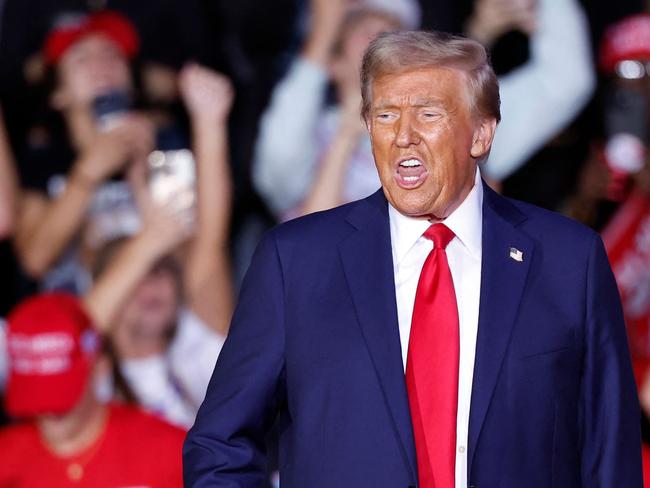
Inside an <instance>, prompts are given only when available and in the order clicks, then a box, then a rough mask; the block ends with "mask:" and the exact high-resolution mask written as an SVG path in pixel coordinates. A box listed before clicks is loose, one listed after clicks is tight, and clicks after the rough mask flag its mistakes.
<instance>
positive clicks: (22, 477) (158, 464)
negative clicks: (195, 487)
mask: <svg viewBox="0 0 650 488" xmlns="http://www.w3.org/2000/svg"><path fill="white" fill-rule="evenodd" d="M100 345H101V344H100V339H99V337H98V335H97V333H96V332H95V330H94V329H93V328H92V326H91V323H90V320H89V318H88V316H87V314H86V312H85V311H84V309H83V308H82V307H81V305H80V302H79V301H78V300H77V299H76V298H75V297H73V296H72V295H68V294H63V293H51V294H45V295H37V296H35V297H32V298H29V299H27V300H26V301H24V302H23V303H21V304H20V305H18V306H17V307H16V309H14V311H13V312H12V313H11V314H10V315H9V317H8V331H7V346H8V351H9V368H10V370H9V381H8V385H7V392H6V406H7V411H8V412H9V413H10V414H11V415H12V416H14V417H19V418H26V419H28V420H27V421H26V422H25V423H22V424H17V425H14V426H11V427H8V428H5V429H4V430H2V431H0V452H2V462H0V486H51V487H65V486H93V487H115V486H155V487H170V488H172V487H177V486H181V484H182V481H181V460H180V452H181V445H182V442H183V437H184V431H183V430H181V429H178V428H176V427H173V426H171V425H168V424H166V423H165V422H163V421H162V420H159V419H157V418H155V417H153V416H150V415H149V414H145V413H144V412H141V411H140V410H138V409H137V408H135V407H132V406H128V405H117V404H110V405H103V404H101V403H99V402H98V401H97V400H96V397H95V391H94V388H93V379H94V369H95V365H96V362H97V359H98V355H99V351H100Z"/></svg>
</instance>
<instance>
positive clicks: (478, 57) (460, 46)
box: [361, 31, 501, 122]
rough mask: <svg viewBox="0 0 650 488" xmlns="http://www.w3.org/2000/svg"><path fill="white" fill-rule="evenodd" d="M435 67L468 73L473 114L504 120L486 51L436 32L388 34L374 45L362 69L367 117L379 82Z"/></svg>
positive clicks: (463, 38) (460, 38)
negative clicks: (391, 75) (412, 70)
mask: <svg viewBox="0 0 650 488" xmlns="http://www.w3.org/2000/svg"><path fill="white" fill-rule="evenodd" d="M434 67H441V68H449V69H456V70H458V71H461V72H462V73H464V74H465V78H466V79H467V88H468V96H469V104H470V108H471V109H472V111H473V113H474V114H476V115H477V116H481V117H488V118H495V119H496V121H497V122H499V121H500V120H501V110H500V99H499V83H498V81H497V77H496V75H495V73H494V70H493V69H492V66H491V64H490V61H489V57H488V54H487V52H486V50H485V48H484V47H483V46H482V45H481V44H480V43H478V42H476V41H473V40H471V39H467V38H465V37H461V36H455V35H452V34H447V33H443V32H436V31H431V32H426V31H403V32H391V33H385V34H381V35H380V36H379V37H377V38H376V39H375V40H374V41H372V42H371V43H370V45H369V46H368V49H367V50H366V52H365V54H364V56H363V62H362V65H361V97H362V108H361V113H362V115H363V117H364V118H366V117H367V115H368V112H369V110H370V102H371V100H372V83H373V81H374V80H375V78H377V77H379V76H382V75H387V74H398V73H401V72H404V71H408V70H410V69H417V68H434Z"/></svg>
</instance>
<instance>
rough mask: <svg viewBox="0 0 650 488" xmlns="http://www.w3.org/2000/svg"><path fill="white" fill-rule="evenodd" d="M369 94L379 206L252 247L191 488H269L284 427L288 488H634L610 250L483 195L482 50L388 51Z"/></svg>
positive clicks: (412, 42)
mask: <svg viewBox="0 0 650 488" xmlns="http://www.w3.org/2000/svg"><path fill="white" fill-rule="evenodd" d="M362 91H363V93H362V96H363V116H364V119H365V121H366V124H367V127H368V130H369V132H370V136H371V140H372V146H373V154H374V157H375V162H376V165H377V170H378V172H379V175H380V179H381V182H382V189H381V190H380V191H378V192H377V193H375V194H374V195H371V196H370V197H368V198H366V199H364V200H361V201H358V202H354V203H351V204H348V205H344V206H342V207H338V208H335V209H332V210H329V211H326V212H320V213H317V214H312V215H309V216H306V217H303V218H301V219H297V220H294V221H291V222H288V223H286V224H284V225H281V226H279V227H277V228H275V229H274V230H272V231H271V232H269V233H268V234H267V236H266V237H265V238H264V239H263V240H262V242H261V243H260V245H259V247H258V250H257V252H256V254H255V257H254V259H253V262H252V264H251V267H250V270H249V272H248V275H247V278H246V280H245V282H244V285H243V288H242V290H241V294H240V298H239V305H238V307H237V310H236V312H235V315H234V318H233V322H232V326H231V330H230V335H229V337H228V339H227V341H226V344H225V346H224V348H223V351H222V353H221V356H220V357H219V360H218V363H217V366H216V368H215V372H214V375H213V377H212V381H211V384H210V387H209V389H208V392H207V395H206V398H205V401H204V403H203V405H202V407H201V409H200V411H199V414H198V417H197V420H196V423H195V425H194V427H193V428H192V429H191V431H190V432H189V435H188V438H187V440H186V443H185V447H184V467H185V468H184V469H185V481H186V484H187V486H195V487H208V486H223V487H226V486H228V487H256V486H261V485H262V484H263V483H264V473H265V458H264V438H265V434H266V432H267V429H268V428H269V426H270V425H271V424H272V423H273V422H274V421H275V420H276V419H277V421H278V424H279V464H280V479H281V484H282V487H283V488H292V487H297V488H298V487H299V488H316V487H327V488H331V487H354V488H359V487H373V488H378V487H385V488H396V487H404V488H407V487H415V486H420V487H422V488H429V487H434V486H435V487H436V488H472V487H473V488H477V487H480V488H495V487H500V488H542V487H544V488H547V487H566V488H575V487H585V488H586V487H589V488H595V487H603V488H604V487H610V488H623V487H624V488H628V487H630V488H631V487H634V488H640V487H641V486H642V481H641V454H640V434H639V411H638V404H637V398H636V392H635V387H634V382H633V379H632V373H631V367H630V361H629V358H628V350H627V342H626V336H625V329H624V325H623V321H622V316H621V309H620V304H619V298H618V293H617V289H616V284H615V282H614V279H613V277H612V273H611V271H610V268H609V265H608V262H607V258H606V256H605V252H604V250H603V246H602V243H601V241H600V239H599V237H598V236H597V235H596V234H595V233H593V232H592V231H590V230H588V229H587V228H584V227H582V226H580V225H579V224H576V223H575V222H572V221H570V220H568V219H566V218H563V217H561V216H558V215H555V214H553V213H551V212H547V211H544V210H541V209H538V208H535V207H533V206H530V205H526V204H523V203H520V202H515V201H510V200H508V199H505V198H503V197H501V196H499V195H497V194H496V193H494V192H493V191H492V190H491V189H490V188H489V187H487V186H486V185H485V184H484V183H483V182H482V180H481V178H480V173H479V170H478V164H479V163H480V162H481V161H482V160H484V159H485V158H486V157H487V154H488V153H489V149H490V144H491V142H492V137H493V135H494V131H495V128H496V125H497V123H498V121H499V118H500V112H499V95H498V86H497V81H496V77H495V76H494V73H493V71H492V68H491V67H490V65H489V63H488V60H487V56H486V53H485V50H484V49H483V47H482V46H481V45H480V44H478V43H475V42H474V41H471V40H467V39H463V38H459V37H453V36H448V35H443V34H438V33H425V32H404V33H394V34H386V35H383V36H380V38H378V39H377V40H375V41H374V42H373V43H372V44H371V46H370V47H369V49H368V51H367V52H366V55H365V57H364V62H363V66H362ZM531 96H535V95H534V94H531ZM531 124H534V121H531ZM287 136H288V137H290V135H287ZM432 229H437V230H432ZM438 231H441V232H442V234H444V236H446V237H445V239H444V242H443V241H440V234H437V235H436V232H438ZM432 240H434V241H435V244H434V243H433V242H432ZM432 283H433V284H432ZM425 290H428V291H425ZM427 300H428V301H427ZM441 330H442V331H443V332H444V333H445V334H446V335H442V336H441V335H437V334H439V333H440V331H441ZM441 337H443V339H441ZM428 351H430V352H428ZM405 372H406V374H405ZM432 378H433V379H432ZM450 405H451V407H450ZM450 411H451V415H450V414H449V413H450Z"/></svg>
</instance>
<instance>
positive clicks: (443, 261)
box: [406, 224, 460, 488]
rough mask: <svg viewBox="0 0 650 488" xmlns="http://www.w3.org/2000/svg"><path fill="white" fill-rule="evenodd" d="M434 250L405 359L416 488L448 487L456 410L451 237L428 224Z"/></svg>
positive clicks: (453, 455)
mask: <svg viewBox="0 0 650 488" xmlns="http://www.w3.org/2000/svg"><path fill="white" fill-rule="evenodd" d="M424 237H426V238H427V239H430V240H432V241H433V243H434V247H433V249H432V250H431V252H430V253H429V255H428V256H427V259H426V260H425V261H424V266H423V267H422V272H421V273H420V279H419V281H418V288H417V291H416V293H415V305H414V307H413V319H412V321H411V334H410V338H409V349H408V356H407V360H406V386H407V390H408V397H409V405H410V408H411V419H412V422H413V434H414V437H415V448H416V452H417V460H418V477H419V480H420V484H419V486H420V488H434V487H435V488H454V479H455V467H456V412H457V409H458V355H459V349H460V345H459V337H458V334H459V332H458V305H457V304H456V293H455V292H454V283H453V281H452V277H451V271H450V270H449V263H448V262H447V253H446V252H445V247H447V244H449V241H451V240H452V239H453V238H454V233H453V232H452V231H451V230H449V228H447V227H446V226H445V225H444V224H433V225H431V227H429V228H428V229H427V231H426V232H425V233H424Z"/></svg>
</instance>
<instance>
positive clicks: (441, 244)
mask: <svg viewBox="0 0 650 488" xmlns="http://www.w3.org/2000/svg"><path fill="white" fill-rule="evenodd" d="M455 235H456V234H454V233H453V231H452V230H451V229H450V228H449V227H447V226H446V225H445V224H432V225H431V226H430V227H429V228H428V229H427V230H426V231H425V232H424V237H426V238H427V239H429V240H430V241H433V244H434V247H435V248H439V249H445V248H446V247H447V244H449V242H451V240H452V239H453V238H454V236H455Z"/></svg>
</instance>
